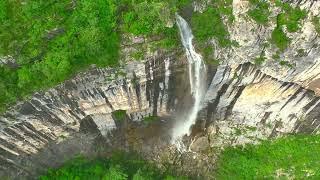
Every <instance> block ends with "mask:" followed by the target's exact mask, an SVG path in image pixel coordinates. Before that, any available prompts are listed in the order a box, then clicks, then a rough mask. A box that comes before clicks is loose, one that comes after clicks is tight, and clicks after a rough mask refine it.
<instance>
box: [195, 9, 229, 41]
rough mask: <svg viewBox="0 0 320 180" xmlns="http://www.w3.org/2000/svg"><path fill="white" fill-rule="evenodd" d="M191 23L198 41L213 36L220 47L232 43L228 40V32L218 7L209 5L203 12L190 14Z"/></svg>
mask: <svg viewBox="0 0 320 180" xmlns="http://www.w3.org/2000/svg"><path fill="white" fill-rule="evenodd" d="M191 24H192V30H193V33H194V35H195V38H196V40H197V41H199V42H200V43H201V42H205V41H207V40H209V39H210V38H212V37H214V38H215V39H216V40H217V42H218V43H219V45H220V46H222V47H228V46H231V45H232V42H231V41H230V40H229V32H228V31H227V28H226V26H225V25H224V24H223V21H222V19H221V14H220V12H219V10H218V9H215V8H212V7H209V8H208V9H207V10H206V11H205V12H203V13H195V14H194V15H193V16H192V19H191Z"/></svg>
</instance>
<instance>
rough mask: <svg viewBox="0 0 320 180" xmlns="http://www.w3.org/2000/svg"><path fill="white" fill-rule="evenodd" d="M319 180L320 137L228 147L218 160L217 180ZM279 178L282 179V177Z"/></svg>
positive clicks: (285, 139) (291, 137)
mask: <svg viewBox="0 0 320 180" xmlns="http://www.w3.org/2000/svg"><path fill="white" fill-rule="evenodd" d="M278 176H282V178H285V177H286V178H289V177H291V178H293V177H294V179H305V178H306V177H308V178H311V179H317V178H319V177H320V135H295V136H287V137H283V138H280V139H277V140H272V141H262V142H261V144H259V145H246V146H245V147H244V148H242V147H228V148H226V149H225V150H224V151H223V152H222V154H221V156H220V159H219V161H218V170H217V172H216V177H217V179H274V178H277V177H278ZM278 178H279V177H278Z"/></svg>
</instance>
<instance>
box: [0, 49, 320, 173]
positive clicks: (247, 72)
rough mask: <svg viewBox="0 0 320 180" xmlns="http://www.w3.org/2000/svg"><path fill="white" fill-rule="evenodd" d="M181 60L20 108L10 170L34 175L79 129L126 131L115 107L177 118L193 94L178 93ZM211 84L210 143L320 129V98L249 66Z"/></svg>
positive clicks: (7, 144)
mask: <svg viewBox="0 0 320 180" xmlns="http://www.w3.org/2000/svg"><path fill="white" fill-rule="evenodd" d="M182 62H183V61H181V60H176V59H175V58H174V56H172V55H169V56H163V55H160V54H159V56H158V57H157V58H155V59H150V60H148V61H146V63H145V64H143V63H138V62H132V63H129V64H128V66H127V67H126V68H125V71H126V72H128V73H127V75H126V76H125V77H124V76H122V77H120V75H119V77H118V78H115V79H110V75H114V76H115V75H117V72H116V71H115V70H114V69H108V68H105V69H100V68H95V69H92V70H90V71H88V72H86V73H83V74H80V75H78V76H77V77H75V78H73V79H72V80H69V81H67V82H65V83H64V84H62V85H60V86H59V87H57V88H54V89H51V90H50V91H48V92H44V93H36V94H35V95H34V96H33V97H32V99H31V100H29V101H26V102H23V103H20V104H19V105H17V106H15V107H14V108H12V109H11V110H10V111H8V112H7V113H6V114H5V115H4V116H2V117H1V118H0V119H1V133H0V150H1V158H0V161H1V164H0V165H1V169H2V170H3V173H4V174H5V173H9V174H10V173H13V174H15V175H16V174H17V172H20V173H21V174H20V175H25V173H27V174H28V173H29V172H30V171H32V168H34V167H35V166H37V165H35V164H37V162H36V161H31V162H30V161H28V160H26V158H27V157H29V156H37V154H39V153H40V154H41V152H42V149H45V148H47V146H48V145H49V144H51V145H52V144H56V146H59V144H61V143H63V142H64V141H66V140H68V139H70V138H71V139H72V137H74V136H77V134H79V133H80V131H82V132H88V131H92V130H90V129H93V131H95V132H97V133H98V134H100V135H102V136H104V137H108V136H111V132H112V130H113V129H116V128H120V127H119V126H117V122H116V121H115V120H114V118H113V116H112V112H113V111H115V110H119V109H121V110H126V112H127V115H128V117H129V119H130V121H141V120H142V119H143V117H146V116H150V115H156V116H160V117H164V116H170V115H171V114H172V113H173V112H174V111H176V110H177V107H180V106H183V105H179V103H182V102H181V101H182V100H180V99H181V98H178V97H179V96H189V95H190V94H189V89H186V91H185V90H184V91H185V93H183V94H182V95H181V93H182V92H181V91H180V92H179V93H177V92H176V89H177V88H179V87H181V86H177V85H179V82H177V80H179V77H178V76H179V74H177V73H174V71H176V70H174V69H175V68H176V69H177V71H178V72H179V68H178V67H184V68H185V69H186V67H185V66H183V65H181V63H182ZM184 68H183V69H184ZM183 69H182V70H181V72H183ZM209 69H210V68H209ZM181 72H180V73H181ZM118 74H119V72H118ZM184 75H187V74H183V76H184ZM186 77H188V76H186ZM106 78H108V79H109V80H106ZM180 80H181V79H180ZM208 80H209V82H208V84H209V86H208V89H207V93H206V98H205V103H204V104H203V108H202V110H201V112H200V113H199V118H198V119H199V122H203V127H202V130H206V131H207V133H208V134H209V136H208V137H209V141H210V145H211V146H221V145H227V144H243V143H248V142H255V141H257V140H259V139H266V138H268V137H274V136H279V135H283V134H288V133H297V132H304V133H317V132H318V131H319V130H318V129H319V126H320V120H319V119H318V118H319V113H320V111H319V108H320V104H319V103H320V98H319V97H317V96H315V94H314V93H313V92H312V91H310V90H307V89H304V88H302V87H301V86H299V85H298V84H294V83H288V82H283V81H279V80H278V79H276V78H273V77H271V76H270V75H267V74H264V73H263V72H262V71H261V70H259V69H258V68H257V67H256V66H254V65H252V64H250V63H245V64H241V65H239V66H238V65H237V66H219V67H218V68H211V70H210V72H209V73H208ZM185 81H186V84H188V80H187V79H185ZM182 87H183V86H182ZM171 121H174V118H172V119H171ZM81 123H82V127H81ZM81 129H82V130H81ZM88 129H89V130H88ZM202 140H203V138H202ZM86 142H87V141H86ZM195 143H199V142H195ZM200 144H201V143H200ZM79 149H81V148H78V149H77V148H76V150H79ZM61 152H63V151H61ZM38 165H39V164H38ZM20 167H24V168H20ZM28 167H29V168H28ZM31 167H32V168H31Z"/></svg>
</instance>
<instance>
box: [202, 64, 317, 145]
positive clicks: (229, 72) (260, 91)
mask: <svg viewBox="0 0 320 180" xmlns="http://www.w3.org/2000/svg"><path fill="white" fill-rule="evenodd" d="M206 101H207V103H206V105H205V108H204V109H203V110H202V112H200V117H201V115H202V117H203V118H202V119H205V121H206V127H207V128H208V129H209V133H210V134H212V135H211V136H210V137H211V138H212V139H211V141H212V144H213V145H215V146H221V145H224V144H244V143H251V142H254V141H258V140H261V139H266V138H269V137H276V136H279V135H283V134H291V133H307V134H312V133H314V134H316V133H319V127H320V119H319V115H320V112H319V108H320V104H319V103H320V98H319V97H318V96H316V95H315V93H314V92H313V91H311V90H307V89H304V88H303V87H301V86H300V85H298V84H295V83H289V82H283V81H280V80H278V79H276V78H274V77H272V76H270V75H267V74H264V73H263V72H262V71H261V70H260V69H258V68H257V67H256V66H253V65H252V64H250V63H245V64H241V65H239V66H234V67H229V66H219V67H218V69H217V71H216V73H215V76H214V77H213V80H212V82H211V84H210V87H209V88H208V91H207V95H206ZM209 126H211V127H209Z"/></svg>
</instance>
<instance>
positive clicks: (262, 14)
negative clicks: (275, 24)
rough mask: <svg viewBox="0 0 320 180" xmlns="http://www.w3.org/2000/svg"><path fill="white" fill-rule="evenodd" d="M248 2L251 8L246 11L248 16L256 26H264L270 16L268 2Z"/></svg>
mask: <svg viewBox="0 0 320 180" xmlns="http://www.w3.org/2000/svg"><path fill="white" fill-rule="evenodd" d="M249 2H250V4H251V6H252V7H253V8H251V9H250V10H249V11H248V15H249V16H250V17H251V18H252V19H253V20H255V21H256V22H257V23H258V24H262V25H266V24H267V23H268V18H269V16H270V14H271V12H270V10H269V4H268V2H267V1H262V0H250V1H249Z"/></svg>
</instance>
